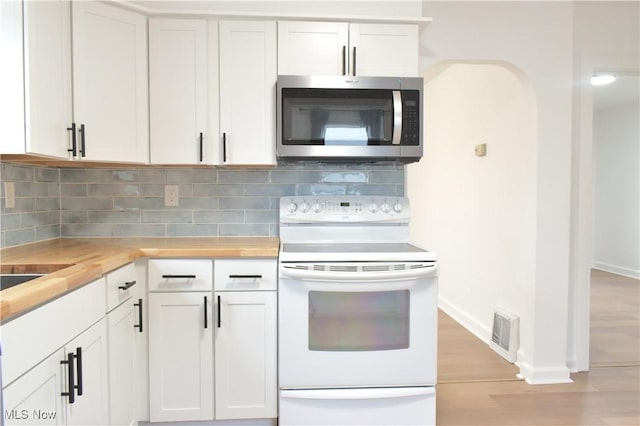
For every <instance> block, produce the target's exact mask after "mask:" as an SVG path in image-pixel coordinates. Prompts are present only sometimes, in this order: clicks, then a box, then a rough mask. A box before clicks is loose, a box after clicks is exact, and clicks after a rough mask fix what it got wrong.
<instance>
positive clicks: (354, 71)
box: [353, 46, 356, 75]
mask: <svg viewBox="0 0 640 426" xmlns="http://www.w3.org/2000/svg"><path fill="white" fill-rule="evenodd" d="M353 75H356V47H355V46H353Z"/></svg>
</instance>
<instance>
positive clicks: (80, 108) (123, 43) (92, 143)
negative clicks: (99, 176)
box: [72, 1, 149, 163]
mask: <svg viewBox="0 0 640 426" xmlns="http://www.w3.org/2000/svg"><path fill="white" fill-rule="evenodd" d="M72 23H73V26H72V28H73V84H74V87H73V89H74V90H73V100H74V108H73V109H74V118H75V121H76V123H77V125H78V129H79V135H78V136H79V141H78V144H79V151H80V152H79V155H80V157H81V158H84V159H87V160H97V161H118V162H122V161H124V162H140V163H147V162H148V161H149V113H148V111H149V109H148V74H147V19H146V17H145V16H143V15H139V14H137V13H134V12H130V11H127V10H124V9H120V8H118V7H115V6H111V5H108V4H104V3H97V2H83V1H79V2H74V3H73V7H72Z"/></svg>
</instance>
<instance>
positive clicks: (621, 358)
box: [589, 269, 640, 367]
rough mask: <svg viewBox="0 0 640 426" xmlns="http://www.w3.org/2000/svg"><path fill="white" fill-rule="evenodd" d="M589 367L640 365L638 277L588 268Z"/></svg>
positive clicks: (639, 284) (639, 292)
mask: <svg viewBox="0 0 640 426" xmlns="http://www.w3.org/2000/svg"><path fill="white" fill-rule="evenodd" d="M590 329H591V330H590V331H591V342H590V351H589V364H590V365H591V367H601V366H607V367H610V366H625V365H636V366H637V365H640V281H639V280H636V279H633V278H627V277H623V276H621V275H615V274H610V273H608V272H604V271H598V270H596V269H593V270H592V271H591V325H590Z"/></svg>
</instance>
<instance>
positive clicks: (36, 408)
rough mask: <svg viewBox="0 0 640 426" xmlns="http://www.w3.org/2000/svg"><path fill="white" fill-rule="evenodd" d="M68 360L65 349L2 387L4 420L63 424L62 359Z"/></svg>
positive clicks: (27, 423)
mask: <svg viewBox="0 0 640 426" xmlns="http://www.w3.org/2000/svg"><path fill="white" fill-rule="evenodd" d="M62 360H66V353H65V351H64V349H59V350H57V351H56V352H54V353H53V355H51V356H50V357H48V358H47V359H45V360H44V361H43V362H41V363H40V364H38V365H37V366H36V367H34V368H32V369H31V370H29V371H28V372H27V373H26V374H25V375H24V376H22V377H21V378H20V379H18V380H16V381H15V382H14V383H12V384H11V385H9V386H7V387H6V388H5V389H4V391H3V395H2V396H3V398H4V424H5V425H7V426H9V425H30V424H34V423H37V424H41V425H63V424H65V413H64V411H63V410H62V408H63V406H64V407H65V408H66V403H67V402H66V400H65V401H63V397H62V396H61V395H60V390H61V389H67V385H66V384H63V380H66V377H63V374H62V368H61V366H60V361H62Z"/></svg>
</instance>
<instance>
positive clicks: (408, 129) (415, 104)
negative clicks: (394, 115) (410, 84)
mask: <svg viewBox="0 0 640 426" xmlns="http://www.w3.org/2000/svg"><path fill="white" fill-rule="evenodd" d="M419 138H420V93H419V92H418V91H417V90H403V91H402V142H401V143H402V145H419V144H420V140H419Z"/></svg>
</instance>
